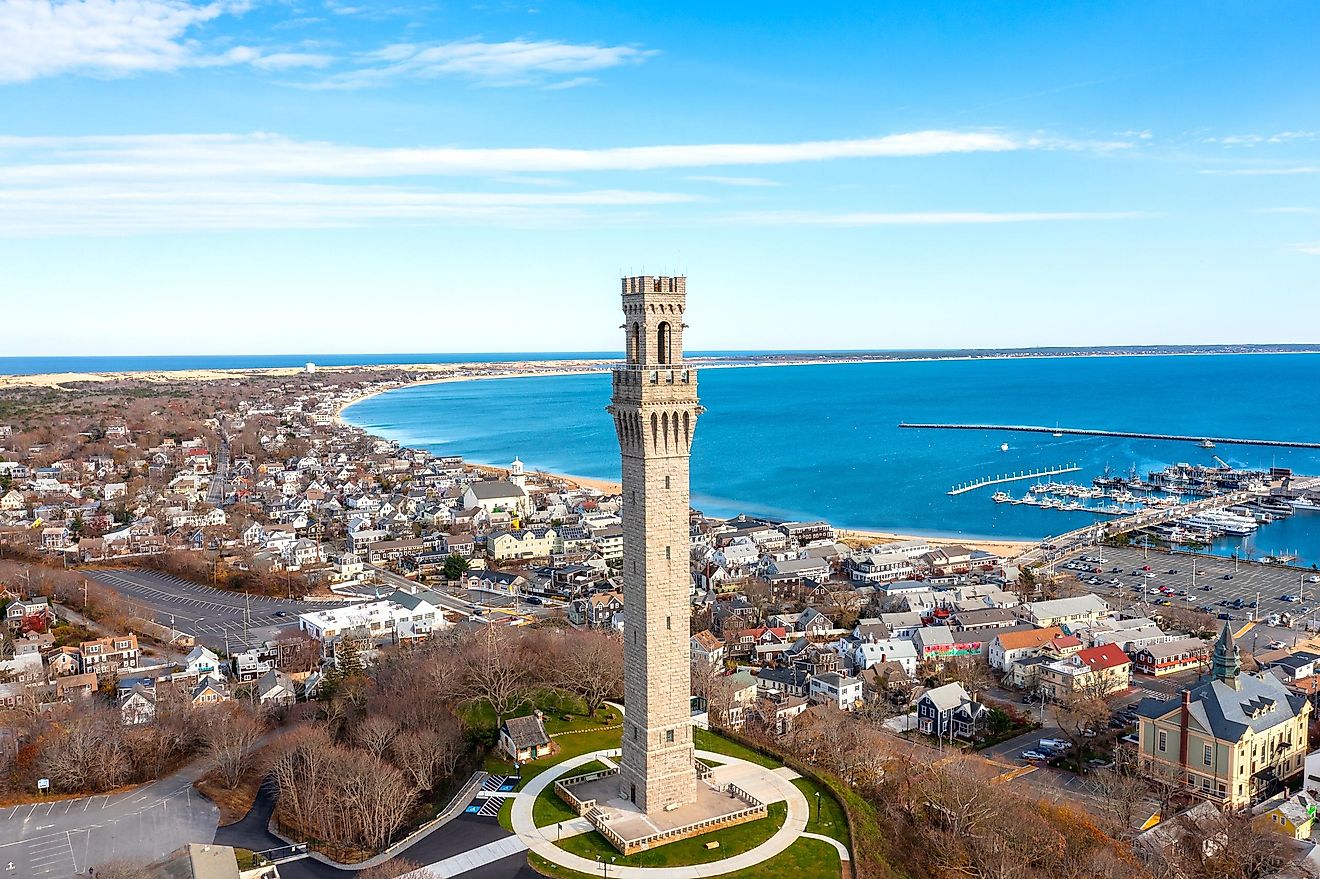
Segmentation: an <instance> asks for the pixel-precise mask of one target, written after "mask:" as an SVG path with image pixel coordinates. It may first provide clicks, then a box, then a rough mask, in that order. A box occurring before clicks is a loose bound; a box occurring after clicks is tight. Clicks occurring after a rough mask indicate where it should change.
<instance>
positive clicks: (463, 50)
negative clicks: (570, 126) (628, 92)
mask: <svg viewBox="0 0 1320 879" xmlns="http://www.w3.org/2000/svg"><path fill="white" fill-rule="evenodd" d="M654 54H655V51H654V50H649V49H640V48H637V47H636V46H594V45H587V44H581V43H567V42H562V41H559V40H535V41H532V40H508V41H505V42H500V43H493V42H483V41H481V40H456V41H453V42H447V43H425V44H422V43H395V44H392V45H389V46H385V47H384V48H381V49H378V50H375V51H373V52H368V53H365V54H363V55H361V56H359V57H358V58H357V59H356V63H358V64H359V65H360V66H358V67H357V69H354V70H348V71H344V72H342V73H336V74H334V75H332V76H329V77H327V78H326V79H324V80H322V81H321V82H319V83H316V85H317V86H319V87H322V88H343V89H355V88H366V87H369V86H377V85H383V84H385V83H388V82H393V81H396V80H400V79H436V78H438V77H445V76H455V77H461V78H463V79H467V80H469V81H473V82H479V83H481V84H484V85H494V86H512V85H528V84H539V83H543V82H546V81H547V80H548V79H551V78H553V77H558V76H569V75H572V74H581V73H585V72H590V71H597V70H605V69H607V68H610V67H618V66H620V65H624V64H636V63H638V62H640V61H643V60H644V59H646V58H648V57H650V56H651V55H654ZM587 81H590V80H589V78H584V77H580V76H578V77H574V78H572V79H568V80H564V81H561V82H558V83H556V84H557V85H559V86H560V87H563V88H571V87H572V86H574V85H582V84H584V82H587Z"/></svg>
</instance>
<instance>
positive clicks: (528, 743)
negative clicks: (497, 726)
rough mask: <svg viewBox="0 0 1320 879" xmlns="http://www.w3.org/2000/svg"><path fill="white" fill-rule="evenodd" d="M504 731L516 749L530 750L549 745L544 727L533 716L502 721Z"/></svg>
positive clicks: (548, 738) (537, 718) (539, 720)
mask: <svg viewBox="0 0 1320 879" xmlns="http://www.w3.org/2000/svg"><path fill="white" fill-rule="evenodd" d="M504 731H505V732H506V733H507V734H508V736H509V738H510V740H512V741H513V744H514V747H516V748H531V747H535V746H538V745H548V744H550V737H549V736H548V735H546V734H545V725H544V724H542V723H541V718H539V717H537V716H536V715H535V714H528V715H526V716H525V717H510V718H509V719H508V720H506V721H504Z"/></svg>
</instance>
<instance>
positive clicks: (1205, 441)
mask: <svg viewBox="0 0 1320 879" xmlns="http://www.w3.org/2000/svg"><path fill="white" fill-rule="evenodd" d="M1197 445H1198V446H1200V447H1201V448H1203V449H1213V448H1214V447H1215V444H1214V443H1212V442H1210V440H1208V439H1203V440H1201V441H1200V442H1199V443H1197Z"/></svg>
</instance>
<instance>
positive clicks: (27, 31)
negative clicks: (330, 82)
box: [0, 0, 333, 83]
mask: <svg viewBox="0 0 1320 879" xmlns="http://www.w3.org/2000/svg"><path fill="white" fill-rule="evenodd" d="M246 9H247V4H246V2H243V0H214V2H210V3H201V4H198V3H190V2H186V0H3V2H0V47H3V50H0V83H15V82H27V81H29V80H33V79H38V78H40V77H43V76H57V75H60V74H65V73H79V74H87V75H92V76H103V77H122V76H132V75H134V74H138V73H145V72H151V71H172V70H180V69H183V68H187V67H221V66H230V65H236V64H250V65H253V66H255V67H258V68H261V69H263V70H287V69H290V68H294V67H324V66H325V65H327V64H329V63H330V62H331V61H332V60H333V59H332V58H331V57H330V56H328V55H315V54H309V53H301V52H268V51H266V50H264V49H257V48H253V47H251V46H234V47H231V48H228V49H225V50H220V49H216V48H208V47H206V46H205V45H204V44H202V43H201V42H199V41H198V40H197V39H196V38H195V37H194V36H191V35H190V34H191V33H192V32H194V31H196V30H198V29H199V28H201V27H203V26H205V25H206V24H207V23H209V22H212V21H214V20H215V19H217V18H220V17H221V16H223V15H232V14H238V13H241V12H243V11H245V10H246Z"/></svg>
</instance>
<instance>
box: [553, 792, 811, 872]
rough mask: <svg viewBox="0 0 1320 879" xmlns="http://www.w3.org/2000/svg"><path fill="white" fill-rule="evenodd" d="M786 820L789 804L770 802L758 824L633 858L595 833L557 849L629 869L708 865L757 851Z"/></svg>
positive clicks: (755, 822) (683, 842)
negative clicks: (713, 846)
mask: <svg viewBox="0 0 1320 879" xmlns="http://www.w3.org/2000/svg"><path fill="white" fill-rule="evenodd" d="M787 818H788V804H787V803H785V802H783V801H782V800H781V801H780V802H778V803H771V804H770V806H769V809H768V814H767V815H766V817H764V818H762V819H760V820H758V821H752V822H750V823H747V824H739V825H737V826H734V827H726V828H723V829H721V830H713V831H711V832H710V833H703V834H702V835H701V836H693V837H690V838H688V839H680V840H678V841H677V842H671V843H669V844H668V845H662V846H660V847H659V848H653V849H650V850H648V851H644V852H638V853H637V854H635V855H627V856H626V857H625V856H624V855H621V854H619V851H618V849H616V848H615V847H614V846H612V845H610V843H609V841H608V840H606V839H605V837H603V836H601V835H600V834H599V833H597V832H596V831H594V830H593V831H591V832H589V833H583V834H579V835H578V836H572V837H569V838H568V839H565V840H563V841H562V842H560V843H559V847H560V848H562V849H563V850H564V851H567V852H572V853H573V854H575V855H579V856H580V857H584V858H587V859H588V860H593V861H594V860H595V859H596V858H597V857H603V858H605V859H606V860H610V859H611V858H614V859H617V860H616V861H615V862H616V863H618V864H620V865H626V866H629V867H672V866H676V865H679V864H708V863H710V862H711V861H719V860H723V859H724V858H731V857H733V856H734V855H737V854H741V853H742V852H745V851H750V850H752V849H754V848H756V847H757V846H758V845H760V844H761V843H763V842H765V841H766V840H767V839H769V838H770V837H772V836H774V835H775V833H776V831H778V830H779V828H781V827H783V826H784V821H785V820H786V819H787ZM712 841H718V842H719V844H720V847H719V848H716V849H708V848H706V843H708V842H712Z"/></svg>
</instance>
